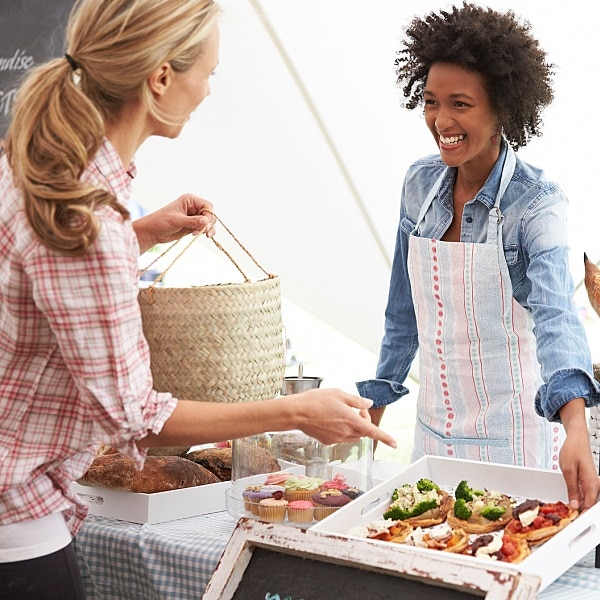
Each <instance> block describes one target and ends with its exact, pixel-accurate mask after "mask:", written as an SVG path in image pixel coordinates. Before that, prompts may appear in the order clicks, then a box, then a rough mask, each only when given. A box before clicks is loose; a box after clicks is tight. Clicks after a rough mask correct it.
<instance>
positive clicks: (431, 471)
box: [311, 456, 600, 590]
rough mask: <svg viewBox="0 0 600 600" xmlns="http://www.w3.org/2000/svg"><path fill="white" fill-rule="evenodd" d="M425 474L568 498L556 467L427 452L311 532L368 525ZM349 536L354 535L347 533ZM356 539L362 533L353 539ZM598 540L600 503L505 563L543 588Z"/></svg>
mask: <svg viewBox="0 0 600 600" xmlns="http://www.w3.org/2000/svg"><path fill="white" fill-rule="evenodd" d="M423 477H424V478H429V479H431V480H432V481H434V482H435V483H437V484H438V485H440V486H441V487H443V488H446V489H449V488H454V487H455V486H456V485H457V484H458V483H459V482H460V481H461V480H463V479H466V480H468V482H469V484H470V485H471V487H474V488H484V487H485V488H487V489H491V490H496V491H501V492H504V493H506V494H509V495H511V496H513V497H515V498H517V499H521V498H523V499H524V498H536V499H538V500H541V501H544V502H555V501H559V500H561V501H563V502H567V501H568V498H567V491H566V486H565V483H564V479H563V476H562V474H561V473H560V472H553V471H541V470H537V469H529V468H524V467H513V466H507V465H497V464H493V463H482V462H475V461H466V460H457V459H449V458H442V457H434V456H425V457H423V458H421V459H420V460H418V461H416V462H414V463H413V464H412V465H408V466H405V465H400V464H399V465H398V473H397V474H396V475H394V476H392V477H390V478H389V479H387V480H386V481H384V482H383V483H380V484H378V485H377V486H375V487H374V488H373V489H371V490H370V491H369V492H367V493H365V494H363V495H362V496H359V497H358V498H357V499H356V500H353V501H352V502H350V503H349V504H347V505H346V506H344V507H343V508H341V509H340V510H338V511H337V512H335V513H333V514H332V515H331V516H329V517H327V518H325V519H323V520H322V521H320V522H319V523H317V524H315V525H313V527H312V528H311V530H312V531H323V532H326V533H335V534H341V535H346V532H347V531H348V529H350V528H351V527H354V526H355V525H367V524H368V523H370V522H371V521H374V520H376V519H379V518H381V517H382V515H383V513H384V512H385V511H386V510H387V508H388V507H389V505H390V504H391V496H392V493H393V492H394V490H395V489H396V488H397V487H400V486H401V485H403V484H405V483H416V482H417V481H418V480H419V479H421V478H423ZM348 537H352V536H348ZM353 539H360V538H353ZM365 543H367V544H389V542H383V541H379V540H368V541H366V540H365ZM599 543H600V504H596V505H595V506H594V507H592V508H591V509H590V510H588V511H586V512H585V513H583V514H582V515H580V516H579V517H578V518H577V519H575V521H573V522H572V523H571V524H569V525H568V526H567V527H565V529H563V530H562V531H560V532H559V533H558V534H556V535H555V536H554V537H553V538H552V539H550V540H549V541H547V542H546V543H544V544H543V545H541V546H540V547H538V548H536V549H534V550H533V551H532V553H531V555H530V556H528V557H527V558H526V559H525V560H523V561H522V562H521V563H518V564H515V565H513V564H510V563H503V564H507V565H508V566H509V567H511V568H514V569H516V570H518V571H520V572H522V573H531V574H533V575H537V576H539V577H540V578H541V580H542V583H541V587H540V590H541V589H544V588H545V587H547V586H548V585H550V584H551V583H552V582H553V581H554V580H555V579H557V578H558V577H560V575H562V574H563V573H564V572H565V571H567V570H568V569H569V568H570V567H571V566H573V565H574V564H575V563H576V562H577V561H578V560H579V559H580V558H582V557H583V556H584V555H585V554H587V553H588V552H590V551H592V550H593V549H594V548H595V546H596V545H597V544H599ZM402 547H403V548H407V547H408V548H411V550H413V551H414V552H416V553H418V554H420V553H425V554H427V555H429V556H432V553H434V554H433V555H435V553H436V552H438V551H436V550H429V549H426V548H413V547H410V546H405V545H402ZM457 559H459V560H464V561H469V564H473V562H472V561H476V562H478V563H480V564H481V566H482V568H485V566H486V565H487V566H489V560H488V559H479V558H474V557H471V556H460V555H459V556H457Z"/></svg>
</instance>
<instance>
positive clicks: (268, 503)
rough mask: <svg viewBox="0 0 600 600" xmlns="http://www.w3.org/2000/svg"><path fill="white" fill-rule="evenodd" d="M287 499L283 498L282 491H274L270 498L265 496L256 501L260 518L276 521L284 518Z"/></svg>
mask: <svg viewBox="0 0 600 600" xmlns="http://www.w3.org/2000/svg"><path fill="white" fill-rule="evenodd" d="M287 506H288V501H287V500H285V499H284V498H283V492H275V493H274V494H273V496H272V497H271V498H265V499H264V500H261V501H260V502H259V503H258V514H259V517H260V518H261V520H263V521H267V522H269V523H278V522H280V521H283V520H284V519H285V512H286V510H287Z"/></svg>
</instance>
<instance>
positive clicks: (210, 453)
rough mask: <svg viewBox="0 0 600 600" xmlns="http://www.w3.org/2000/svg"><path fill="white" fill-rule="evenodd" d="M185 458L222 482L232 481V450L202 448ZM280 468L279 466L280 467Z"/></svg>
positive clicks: (189, 453) (185, 455) (186, 455)
mask: <svg viewBox="0 0 600 600" xmlns="http://www.w3.org/2000/svg"><path fill="white" fill-rule="evenodd" d="M183 458H187V459H188V460H192V461H194V462H195V463H198V464H199V465H202V466H203V467H204V468H205V469H208V470H209V471H211V472H212V473H214V474H215V475H216V476H217V477H218V478H219V479H220V480H221V481H231V461H232V458H231V448H216V447H215V448H202V449H200V450H192V451H191V452H188V453H187V454H184V456H183ZM278 468H279V465H278Z"/></svg>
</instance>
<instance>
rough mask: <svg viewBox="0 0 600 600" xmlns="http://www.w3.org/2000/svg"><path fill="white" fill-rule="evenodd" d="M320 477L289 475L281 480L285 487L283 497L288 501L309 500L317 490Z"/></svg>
mask: <svg viewBox="0 0 600 600" xmlns="http://www.w3.org/2000/svg"><path fill="white" fill-rule="evenodd" d="M322 483H323V480H322V479H319V478H317V477H304V476H299V477H290V478H289V479H286V480H285V481H284V482H283V487H284V488H285V499H286V500H287V501H288V502H292V501H293V500H310V498H311V496H312V495H313V494H314V493H315V492H316V491H318V490H319V488H320V486H321V484H322Z"/></svg>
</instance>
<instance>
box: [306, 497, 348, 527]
mask: <svg viewBox="0 0 600 600" xmlns="http://www.w3.org/2000/svg"><path fill="white" fill-rule="evenodd" d="M311 500H312V501H313V503H314V505H315V514H314V517H315V519H316V520H317V521H321V520H322V519H324V518H325V517H328V516H329V515H330V514H332V513H334V512H335V511H336V510H339V509H340V508H341V507H342V506H344V505H346V504H348V502H351V500H350V498H349V496H346V495H345V494H342V492H341V491H340V490H321V491H320V492H316V493H314V494H313V495H312V497H311Z"/></svg>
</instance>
